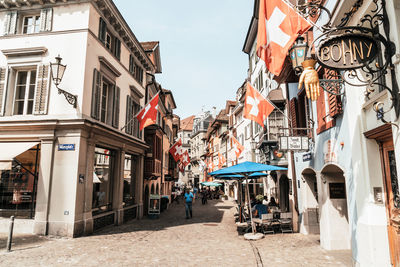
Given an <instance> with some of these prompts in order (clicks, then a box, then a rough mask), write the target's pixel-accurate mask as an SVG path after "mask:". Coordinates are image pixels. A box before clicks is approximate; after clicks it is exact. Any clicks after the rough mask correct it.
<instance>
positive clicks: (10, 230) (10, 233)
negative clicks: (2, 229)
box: [7, 216, 14, 252]
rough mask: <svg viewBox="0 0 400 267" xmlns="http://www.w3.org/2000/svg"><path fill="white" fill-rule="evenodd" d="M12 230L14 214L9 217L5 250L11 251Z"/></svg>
mask: <svg viewBox="0 0 400 267" xmlns="http://www.w3.org/2000/svg"><path fill="white" fill-rule="evenodd" d="M13 230H14V216H11V217H10V227H9V228H8V239H7V252H10V251H11V242H12V236H13Z"/></svg>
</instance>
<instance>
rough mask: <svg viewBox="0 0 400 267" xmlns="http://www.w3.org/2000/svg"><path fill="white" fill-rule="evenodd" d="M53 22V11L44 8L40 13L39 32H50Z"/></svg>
mask: <svg viewBox="0 0 400 267" xmlns="http://www.w3.org/2000/svg"><path fill="white" fill-rule="evenodd" d="M52 20H53V9H52V8H44V9H42V10H41V11H40V31H41V32H44V31H51V26H52Z"/></svg>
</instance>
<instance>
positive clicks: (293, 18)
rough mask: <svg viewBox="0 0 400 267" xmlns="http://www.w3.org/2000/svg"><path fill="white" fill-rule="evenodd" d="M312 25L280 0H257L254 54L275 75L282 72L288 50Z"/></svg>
mask: <svg viewBox="0 0 400 267" xmlns="http://www.w3.org/2000/svg"><path fill="white" fill-rule="evenodd" d="M310 27H311V24H310V23H309V22H308V21H307V20H306V19H304V18H303V17H302V16H301V15H300V14H299V13H297V12H296V11H295V10H294V9H293V8H292V7H290V6H289V5H288V4H287V3H285V2H284V1H283V0H260V9H259V19H258V32H257V47H256V50H257V56H258V57H259V58H261V59H262V60H263V61H264V62H265V65H266V67H267V68H268V70H269V71H270V72H271V73H273V74H274V75H277V76H278V75H279V74H280V73H281V71H282V67H283V63H284V62H285V58H286V56H287V54H288V51H289V49H290V47H291V46H292V44H293V43H294V41H295V40H296V38H297V37H298V35H301V34H303V33H304V32H306V31H307V30H308V29H310Z"/></svg>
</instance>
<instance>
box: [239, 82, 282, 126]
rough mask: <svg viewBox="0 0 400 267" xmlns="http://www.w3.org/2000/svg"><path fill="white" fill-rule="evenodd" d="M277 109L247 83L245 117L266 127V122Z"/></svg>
mask: <svg viewBox="0 0 400 267" xmlns="http://www.w3.org/2000/svg"><path fill="white" fill-rule="evenodd" d="M274 109H275V107H274V106H273V105H272V104H271V103H270V102H269V101H268V100H267V99H265V98H264V97H263V96H262V95H261V94H260V93H259V92H258V91H257V90H255V89H254V88H253V86H251V85H250V83H247V89H246V98H245V102H244V113H243V116H244V117H245V118H247V119H250V120H252V121H255V122H257V123H258V124H260V126H261V127H264V120H265V119H266V118H267V117H268V116H269V114H271V112H272V111H273V110H274Z"/></svg>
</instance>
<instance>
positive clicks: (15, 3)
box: [12, 0, 21, 7]
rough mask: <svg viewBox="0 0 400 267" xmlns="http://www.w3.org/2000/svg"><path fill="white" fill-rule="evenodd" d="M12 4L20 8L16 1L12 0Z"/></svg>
mask: <svg viewBox="0 0 400 267" xmlns="http://www.w3.org/2000/svg"><path fill="white" fill-rule="evenodd" d="M12 2H13V4H14V5H15V6H16V7H21V4H20V3H19V2H18V1H17V0H12Z"/></svg>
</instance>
